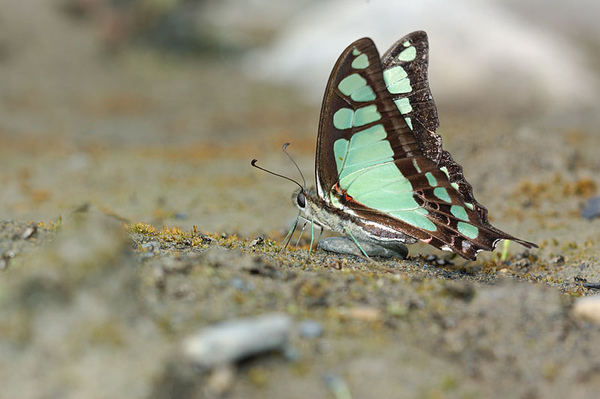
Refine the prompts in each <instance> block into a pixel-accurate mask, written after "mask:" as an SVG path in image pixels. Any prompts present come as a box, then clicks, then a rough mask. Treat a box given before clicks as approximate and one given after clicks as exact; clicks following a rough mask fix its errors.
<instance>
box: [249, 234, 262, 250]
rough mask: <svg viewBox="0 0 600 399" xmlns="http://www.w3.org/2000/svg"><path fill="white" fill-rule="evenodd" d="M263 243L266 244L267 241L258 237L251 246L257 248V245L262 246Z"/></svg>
mask: <svg viewBox="0 0 600 399" xmlns="http://www.w3.org/2000/svg"><path fill="white" fill-rule="evenodd" d="M263 242H265V239H264V238H262V237H261V236H258V237H256V238H255V239H254V240H252V242H251V243H250V246H251V247H255V246H257V245H260V244H262V243H263Z"/></svg>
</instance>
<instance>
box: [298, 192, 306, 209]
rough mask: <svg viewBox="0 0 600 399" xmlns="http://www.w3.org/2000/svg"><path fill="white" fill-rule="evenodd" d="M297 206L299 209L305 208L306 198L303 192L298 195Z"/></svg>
mask: <svg viewBox="0 0 600 399" xmlns="http://www.w3.org/2000/svg"><path fill="white" fill-rule="evenodd" d="M298 206H299V207H300V208H304V207H306V197H305V196H304V192H302V191H300V192H299V193H298Z"/></svg>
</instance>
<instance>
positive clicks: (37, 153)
mask: <svg viewBox="0 0 600 399" xmlns="http://www.w3.org/2000/svg"><path fill="white" fill-rule="evenodd" d="M45 4H46V3H44V2H39V4H38V6H40V7H46V8H48V7H49V6H48V5H45ZM2 8H3V9H4V11H5V12H10V13H11V14H10V15H13V16H14V18H10V19H4V20H3V21H2V25H3V29H6V31H5V32H7V33H9V34H7V35H6V36H3V37H2V41H0V73H1V74H2V80H1V85H2V86H1V88H0V140H1V145H0V187H1V190H0V216H1V218H2V219H3V220H4V221H0V251H1V255H2V258H1V262H2V263H0V266H2V268H3V271H2V272H0V274H1V278H0V308H1V311H0V337H1V338H0V359H1V360H0V375H2V376H3V377H2V380H3V383H2V389H1V390H0V397H7V398H8V397H22V398H39V397H90V398H94V397H98V398H100V397H102V398H107V397H152V398H166V397H178V398H187V397H190V398H191V397H204V396H206V397H218V396H221V395H222V394H223V392H225V393H224V395H226V396H227V395H228V397H248V398H254V397H256V398H259V397H260V398H278V397H289V398H296V397H297V398H305V397H311V396H312V397H336V398H348V397H354V398H366V397H419V398H420V397H422V398H439V397H457V398H463V397H524V398H525V397H526V398H536V397H567V396H568V397H574V398H587V397H589V398H592V397H596V396H597V392H598V389H600V363H599V360H598V359H600V353H599V352H600V346H599V345H598V342H600V341H599V339H600V327H599V326H598V325H596V324H594V323H590V322H587V321H584V320H582V319H580V318H578V317H576V316H575V315H574V314H573V311H572V308H573V306H574V303H576V300H577V298H578V297H581V296H589V295H594V294H596V293H597V290H595V289H593V288H588V287H589V283H597V282H600V269H599V265H600V260H599V259H600V246H599V237H598V225H597V223H598V222H597V220H596V221H589V220H584V219H583V218H582V217H581V216H580V212H581V208H582V206H583V204H584V203H585V201H586V200H587V199H588V198H590V197H591V196H593V195H594V194H596V193H597V185H598V174H597V171H598V170H599V167H600V158H599V157H598V156H597V149H598V148H600V135H599V134H598V127H597V126H598V125H597V124H596V123H595V122H594V121H593V119H591V118H589V116H586V117H585V118H584V116H583V115H582V116H581V117H578V115H570V116H569V118H564V119H561V118H557V117H556V116H555V115H543V114H540V113H537V114H535V115H530V114H528V113H527V112H526V110H524V111H523V113H522V114H519V115H495V114H494V113H493V111H491V110H488V111H487V113H486V111H483V112H484V113H483V114H481V113H480V114H478V115H474V113H468V112H465V113H462V114H446V113H445V112H444V110H443V108H442V105H441V104H439V108H440V117H441V120H442V129H441V131H440V132H441V133H442V134H443V136H444V143H445V148H446V149H448V150H450V151H451V152H452V154H453V156H454V158H455V159H456V160H457V161H458V162H460V163H461V164H462V165H463V167H464V168H465V174H466V176H467V178H468V179H469V181H470V182H471V183H472V184H473V186H474V187H475V195H476V197H477V199H478V200H479V201H480V202H481V203H483V204H484V205H486V206H487V207H488V209H489V210H490V220H491V221H492V223H494V224H495V225H496V226H498V227H499V228H501V229H503V230H506V231H508V232H510V233H513V234H515V235H517V236H519V237H521V238H524V239H526V240H530V241H534V242H537V243H538V244H539V245H540V249H539V250H535V251H530V252H524V249H523V248H520V247H519V246H518V245H516V244H513V245H511V246H510V248H509V256H508V258H507V260H506V261H505V262H500V261H498V260H497V257H496V258H494V257H493V256H492V255H491V254H482V255H481V256H480V257H479V259H478V260H477V261H475V262H466V261H464V260H462V259H460V258H456V257H453V256H452V255H451V254H448V253H442V252H439V251H436V250H435V249H433V248H431V247H428V246H425V245H415V246H411V248H410V251H411V256H410V257H409V259H408V260H406V261H395V260H390V261H383V260H377V261H376V262H366V261H364V260H361V259H358V258H354V257H343V256H335V255H330V254H325V253H322V252H317V253H316V254H312V255H310V256H308V254H307V252H306V250H305V249H300V250H298V251H288V250H282V249H281V248H280V246H279V245H278V242H280V240H281V239H282V238H283V236H284V235H285V233H286V232H287V230H288V228H289V226H290V224H291V222H292V221H293V219H294V217H295V214H296V212H295V211H294V209H293V208H292V205H291V204H290V201H289V197H290V195H291V191H292V190H293V189H294V187H293V185H291V184H290V183H288V182H285V181H282V180H278V179H276V178H274V177H272V176H269V175H266V174H263V173H261V172H259V171H257V170H254V169H253V168H251V167H250V165H249V162H250V160H251V159H252V158H259V159H260V162H261V164H262V165H264V166H267V167H269V168H270V169H273V170H276V171H278V172H281V173H284V174H286V175H290V176H296V172H295V169H294V167H293V166H292V165H290V163H289V162H288V160H287V158H286V157H285V156H284V154H282V153H281V152H280V151H279V148H280V146H281V144H283V143H284V142H287V141H291V142H292V146H291V147H290V151H291V152H292V153H293V154H294V156H295V157H296V158H297V160H298V161H299V164H300V166H301V168H302V170H303V171H305V173H306V175H307V178H309V179H311V178H312V173H313V172H312V170H313V166H312V165H313V156H314V155H313V151H314V145H315V140H316V126H317V118H318V109H315V108H314V107H310V106H306V105H302V103H301V102H299V101H298V100H297V99H296V98H295V97H294V95H293V93H289V92H288V91H286V90H285V89H281V88H277V87H269V86H265V85H259V84H256V83H252V82H248V81H246V80H244V79H243V77H242V76H240V74H239V73H238V71H237V70H236V68H235V62H236V58H235V57H236V56H235V55H228V56H223V57H222V58H221V59H220V60H219V59H215V58H208V59H207V58H200V59H198V58H193V59H186V58H182V57H179V56H172V55H170V56H165V55H161V54H157V53H155V52H152V51H149V50H148V51H144V50H136V51H133V52H124V53H117V54H108V53H106V52H105V51H104V49H103V47H102V44H101V43H100V42H99V40H98V36H97V31H96V30H95V29H94V26H90V25H86V24H81V23H78V22H77V21H73V20H70V19H69V18H67V17H66V16H65V15H63V14H60V13H57V12H56V11H55V10H54V9H50V10H46V11H47V12H38V13H31V12H29V10H27V6H25V5H23V3H22V2H7V3H6V4H4V5H3V6H2ZM25 19H27V20H28V21H29V22H30V23H31V24H30V25H27V26H25V25H24V24H22V23H21V21H23V20H25ZM43 32H47V34H45V33H43ZM17 38H18V39H17ZM39 223H42V224H39ZM140 223H146V224H148V225H152V226H153V227H150V226H148V225H144V224H140ZM125 225H127V226H129V227H128V228H124V226H125ZM33 226H37V227H36V228H33ZM165 226H166V227H170V228H171V229H166V230H162V229H163V227H165ZM194 226H196V232H194V231H193V227H194ZM179 229H181V230H179ZM257 236H262V237H264V238H266V240H265V241H264V242H260V243H258V244H255V245H251V243H252V241H253V240H254V239H255V238H256V237H257ZM149 243H150V244H149ZM302 243H303V244H306V243H307V241H306V239H305V240H304V241H303V242H302ZM302 248H306V245H304V246H303V247H302ZM586 283H587V284H588V285H586ZM270 312H280V313H285V314H288V315H290V316H291V317H292V319H293V320H294V324H293V328H292V331H291V335H290V338H289V345H288V347H287V348H283V349H282V350H281V351H275V352H274V353H270V354H268V355H264V356H255V357H252V358H251V359H249V360H245V361H243V362H242V363H240V364H238V367H237V368H235V369H227V368H225V369H224V368H222V367H221V368H216V369H215V370H213V371H212V372H206V370H204V371H203V370H198V369H197V368H195V367H193V365H191V364H190V360H189V359H188V358H186V357H185V355H184V354H182V351H181V341H182V339H183V338H184V337H186V336H188V335H190V334H193V333H194V332H196V331H197V330H199V329H200V328H202V327H205V326H208V325H211V324H213V323H217V322H219V321H223V320H229V319H235V318H237V317H241V316H256V315H261V314H265V313H270ZM307 320H310V321H314V322H316V323H317V324H318V325H320V326H321V327H322V330H323V331H322V333H320V334H316V335H315V336H313V337H307V336H305V335H303V334H302V333H301V331H302V330H301V327H300V326H301V325H302V322H305V321H307ZM223 370H225V371H223ZM227 370H229V371H227Z"/></svg>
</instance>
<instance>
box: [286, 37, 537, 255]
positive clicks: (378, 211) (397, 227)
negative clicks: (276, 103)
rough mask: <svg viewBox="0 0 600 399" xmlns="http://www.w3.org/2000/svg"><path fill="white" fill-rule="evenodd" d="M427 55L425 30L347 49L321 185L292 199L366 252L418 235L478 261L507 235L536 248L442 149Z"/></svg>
mask: <svg viewBox="0 0 600 399" xmlns="http://www.w3.org/2000/svg"><path fill="white" fill-rule="evenodd" d="M428 55H429V45H428V40H427V34H426V33H425V32H423V31H416V32H413V33H410V34H408V35H407V36H405V37H403V38H402V39H400V40H398V41H397V42H396V43H395V44H394V45H393V46H392V47H391V48H390V49H389V50H388V51H387V52H386V53H385V54H384V55H383V57H382V58H380V57H379V53H378V51H377V48H376V47H375V44H374V43H373V41H372V40H371V39H369V38H362V39H359V40H357V41H355V42H354V43H352V44H351V45H350V46H348V47H347V48H346V49H345V50H344V52H343V53H342V54H341V55H340V57H339V58H338V60H337V62H336V64H335V66H334V68H333V71H332V72H331V76H330V77H329V81H328V83H327V88H326V90H325V95H324V99H323V105H322V108H321V116H320V122H319V133H318V138H317V151H316V160H315V177H316V189H315V188H311V189H307V188H305V187H304V186H301V188H299V189H298V190H296V191H295V192H294V194H293V196H292V201H293V202H294V204H295V205H296V206H297V207H298V209H299V210H300V213H301V216H302V218H304V219H305V220H307V221H309V222H312V223H313V224H316V225H317V226H320V227H322V228H326V229H330V230H333V231H336V232H339V233H341V234H343V235H345V236H349V237H351V239H352V240H353V241H354V243H355V244H356V246H358V248H360V249H361V250H362V252H363V253H365V251H364V250H363V249H362V246H367V245H369V246H373V245H374V246H380V247H384V248H398V246H399V245H400V246H403V245H404V244H414V243H416V242H417V241H421V242H424V243H427V244H430V245H432V246H434V247H436V248H438V249H442V250H446V251H453V252H455V253H457V254H458V255H460V256H462V257H463V258H465V259H469V260H474V259H475V258H476V255H477V253H478V252H480V251H483V250H485V251H493V250H494V248H495V246H496V244H497V243H498V241H500V240H503V239H504V240H511V241H515V242H517V243H519V244H521V245H523V246H525V247H527V248H532V247H537V245H536V244H534V243H532V242H528V241H524V240H521V239H519V238H516V237H514V236H512V235H510V234H508V233H505V232H503V231H501V230H499V229H497V228H495V227H493V226H492V225H491V224H490V222H489V221H488V216H487V214H488V211H487V209H486V208H485V207H484V206H483V205H481V204H480V203H478V202H477V201H476V200H475V197H474V196H473V188H472V186H471V185H470V184H469V183H468V182H467V180H466V179H465V177H464V176H463V168H462V167H461V166H460V165H459V164H458V163H456V162H455V161H454V160H453V159H452V156H451V155H450V153H449V152H447V151H445V150H444V149H443V148H442V138H441V136H440V135H438V134H436V133H435V131H436V129H437V128H438V127H439V121H438V117H437V109H436V106H435V103H434V101H433V97H432V95H431V91H430V89H429V83H428V79H427V67H428ZM365 255H367V253H365Z"/></svg>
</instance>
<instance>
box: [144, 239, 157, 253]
mask: <svg viewBox="0 0 600 399" xmlns="http://www.w3.org/2000/svg"><path fill="white" fill-rule="evenodd" d="M141 248H142V250H143V251H146V252H155V251H158V250H159V249H160V242H158V241H150V242H147V243H145V244H142V245H141Z"/></svg>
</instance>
